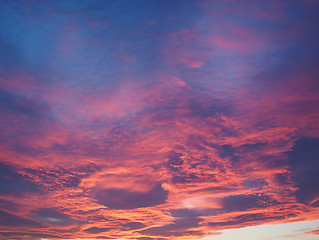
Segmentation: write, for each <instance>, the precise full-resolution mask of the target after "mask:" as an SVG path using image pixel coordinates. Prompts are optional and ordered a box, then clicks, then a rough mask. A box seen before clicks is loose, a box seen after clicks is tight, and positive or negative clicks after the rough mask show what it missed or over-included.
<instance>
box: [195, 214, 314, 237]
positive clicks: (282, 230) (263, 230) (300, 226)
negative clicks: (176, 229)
mask: <svg viewBox="0 0 319 240" xmlns="http://www.w3.org/2000/svg"><path fill="white" fill-rule="evenodd" d="M318 226H319V219H317V220H315V221H304V222H295V223H284V224H274V225H268V224H267V225H260V226H252V227H245V228H239V229H229V230H225V231H222V233H221V234H220V235H218V236H215V235H213V236H207V237H205V238H202V239H201V240H234V239H245V240H284V239H289V240H300V239H307V240H317V239H318V235H314V234H306V232H309V231H313V230H315V229H317V227H318Z"/></svg>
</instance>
